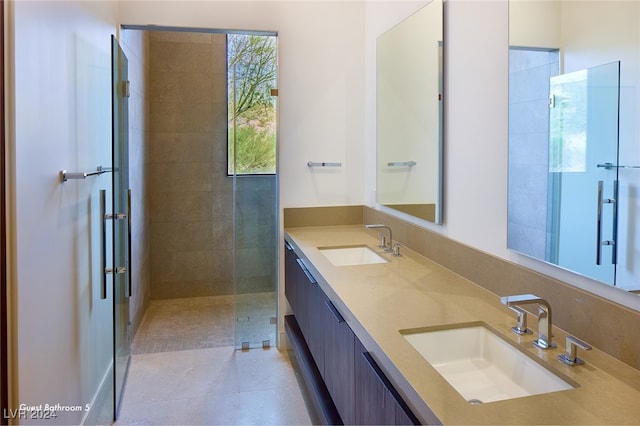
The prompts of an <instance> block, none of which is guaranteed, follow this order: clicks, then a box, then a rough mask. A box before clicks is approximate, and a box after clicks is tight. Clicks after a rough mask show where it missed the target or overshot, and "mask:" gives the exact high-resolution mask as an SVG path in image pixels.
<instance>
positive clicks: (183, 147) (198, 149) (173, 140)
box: [149, 132, 214, 163]
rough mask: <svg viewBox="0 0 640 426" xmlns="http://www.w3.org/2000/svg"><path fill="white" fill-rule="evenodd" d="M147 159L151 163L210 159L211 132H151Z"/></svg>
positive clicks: (211, 151)
mask: <svg viewBox="0 0 640 426" xmlns="http://www.w3.org/2000/svg"><path fill="white" fill-rule="evenodd" d="M149 145H150V146H149V161H150V162H152V163H188V162H199V161H206V160H207V159H209V160H210V159H212V156H213V154H212V153H213V147H214V143H213V133H192V132H185V133H158V132H154V133H152V134H151V143H150V144H149Z"/></svg>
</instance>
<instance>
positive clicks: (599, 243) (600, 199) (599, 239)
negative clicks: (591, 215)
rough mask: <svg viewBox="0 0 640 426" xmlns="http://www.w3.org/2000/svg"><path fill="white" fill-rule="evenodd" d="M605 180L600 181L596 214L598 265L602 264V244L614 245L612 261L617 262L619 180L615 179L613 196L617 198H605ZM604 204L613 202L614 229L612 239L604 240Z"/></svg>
mask: <svg viewBox="0 0 640 426" xmlns="http://www.w3.org/2000/svg"><path fill="white" fill-rule="evenodd" d="M603 186H604V181H601V180H599V181H598V211H597V214H596V265H601V264H602V246H613V252H612V254H611V263H613V264H616V263H617V259H616V252H617V248H616V238H617V232H618V225H617V216H618V203H617V202H616V199H617V197H618V181H617V180H616V181H613V196H614V197H616V198H603V196H602V188H603ZM604 204H613V228H612V229H613V230H612V238H613V239H612V240H602V206H603V205H604Z"/></svg>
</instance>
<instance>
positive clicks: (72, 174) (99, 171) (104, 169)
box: [60, 166, 113, 182]
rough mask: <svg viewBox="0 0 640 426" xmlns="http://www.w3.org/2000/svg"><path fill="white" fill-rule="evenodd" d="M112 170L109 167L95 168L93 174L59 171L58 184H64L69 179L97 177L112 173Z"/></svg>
mask: <svg viewBox="0 0 640 426" xmlns="http://www.w3.org/2000/svg"><path fill="white" fill-rule="evenodd" d="M112 171H113V169H112V168H111V167H102V166H98V167H96V170H95V171H94V172H69V171H66V170H61V171H60V182H66V181H68V180H69V179H86V178H87V177H89V176H97V175H101V174H103V173H106V172H112Z"/></svg>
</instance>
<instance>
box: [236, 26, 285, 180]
mask: <svg viewBox="0 0 640 426" xmlns="http://www.w3.org/2000/svg"><path fill="white" fill-rule="evenodd" d="M276 46H277V37H276V36H272V35H256V34H227V86H228V87H227V90H228V92H227V102H228V119H229V121H228V131H227V135H228V149H227V153H228V156H227V157H228V161H227V164H228V166H227V172H228V174H229V175H234V174H235V175H257V174H275V172H276V97H275V95H276V93H277V91H276V90H277V89H276V87H277V60H276V58H277V49H276Z"/></svg>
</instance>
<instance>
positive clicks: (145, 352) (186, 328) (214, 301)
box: [115, 293, 312, 425]
mask: <svg viewBox="0 0 640 426" xmlns="http://www.w3.org/2000/svg"><path fill="white" fill-rule="evenodd" d="M274 297H275V296H274V295H273V294H271V295H269V294H264V293H263V294H253V295H246V296H245V297H244V298H241V299H238V300H237V302H238V303H237V306H236V307H235V308H234V303H233V298H232V297H231V296H218V297H199V298H189V299H173V300H155V301H152V302H151V303H150V304H149V307H148V308H147V312H146V314H145V317H144V319H143V322H142V324H141V325H140V329H139V330H138V332H137V333H136V337H135V339H134V342H133V344H132V353H133V355H132V356H131V365H130V368H129V375H128V378H127V384H126V388H125V392H124V397H123V403H122V408H121V411H120V416H119V418H118V421H117V422H116V423H115V424H116V425H139V424H145V425H205V424H206V425H209V424H211V425H214V424H225V425H256V424H267V425H280V424H283V425H284V424H292V425H309V424H311V423H312V422H311V419H310V417H309V413H308V411H307V408H306V405H305V401H304V398H303V394H302V391H301V390H300V387H299V386H298V381H297V378H296V374H295V372H294V369H293V367H292V364H291V361H290V359H289V355H288V353H287V352H280V351H278V350H277V349H276V348H271V349H267V350H265V349H251V350H250V351H238V350H235V349H234V346H233V340H234V339H233V333H234V326H235V327H240V328H241V330H242V331H241V334H243V335H245V336H249V337H248V338H252V337H251V336H253V337H256V336H262V334H261V333H264V327H262V330H258V328H259V327H257V326H255V324H258V323H260V324H264V323H265V321H268V320H269V317H270V316H271V315H272V313H270V310H269V309H268V306H273V303H274V301H275V299H274ZM235 314H237V318H234V315H235ZM247 317H248V318H249V321H247V320H246V318H247ZM258 319H260V321H258ZM234 320H236V323H235V324H234ZM243 323H246V324H243ZM251 327H253V328H254V329H253V330H252V328H251ZM271 328H272V329H273V333H274V337H273V338H274V340H273V341H272V342H275V326H273V327H271ZM272 344H273V345H275V343H272Z"/></svg>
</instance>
